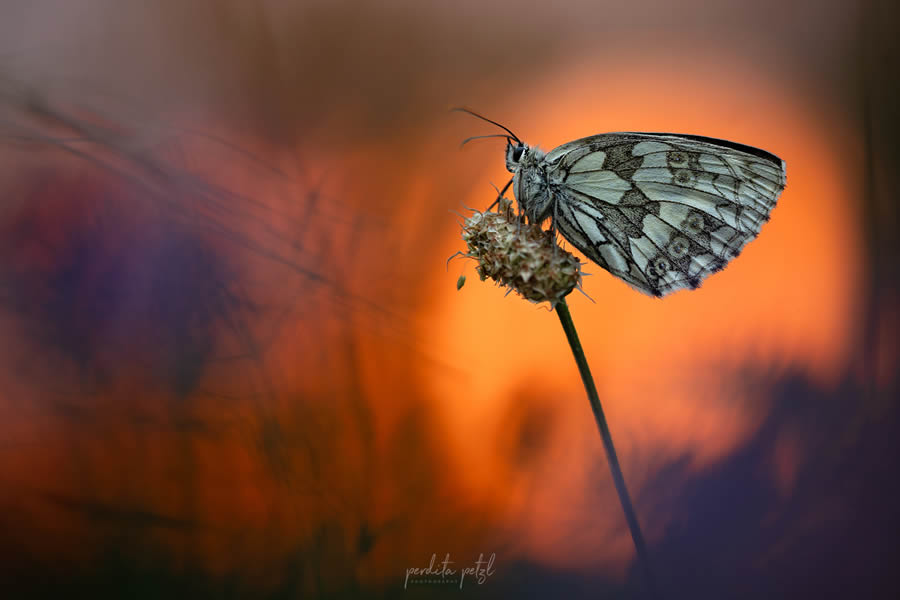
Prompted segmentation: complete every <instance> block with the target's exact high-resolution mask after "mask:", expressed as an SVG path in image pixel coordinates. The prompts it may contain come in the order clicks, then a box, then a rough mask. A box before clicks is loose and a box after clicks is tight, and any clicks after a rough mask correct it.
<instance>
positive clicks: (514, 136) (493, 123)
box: [450, 107, 522, 145]
mask: <svg viewBox="0 0 900 600" xmlns="http://www.w3.org/2000/svg"><path fill="white" fill-rule="evenodd" d="M450 110H452V111H455V112H464V113H466V114H469V115H472V116H473V117H475V118H476V119H481V120H482V121H487V122H488V123H490V124H491V125H496V126H497V127H499V128H500V129H502V130H503V131H505V132H506V133H508V134H509V135H511V136H512V139H514V140H516V143H518V144H519V145H522V140H520V139H519V136H517V135H516V134H514V133H513V132H512V131H510V130H509V128H507V127H504V126H503V125H501V124H500V123H498V122H497V121H492V120H491V119H488V118H487V117H485V116H482V115H479V114H478V113H477V112H475V111H474V110H469V109H468V108H463V107H456V108H451V109H450ZM504 137H505V136H504Z"/></svg>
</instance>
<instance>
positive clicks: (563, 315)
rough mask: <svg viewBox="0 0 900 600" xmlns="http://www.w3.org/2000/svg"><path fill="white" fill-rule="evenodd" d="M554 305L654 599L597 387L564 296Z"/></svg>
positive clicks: (652, 581)
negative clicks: (601, 440) (570, 349)
mask: <svg viewBox="0 0 900 600" xmlns="http://www.w3.org/2000/svg"><path fill="white" fill-rule="evenodd" d="M555 308H556V314H557V315H559V322H560V323H561V324H562V327H563V330H564V331H565V332H566V339H568V340H569V347H570V348H572V354H573V355H574V356H575V363H576V364H577V365H578V371H579V372H580V373H581V381H582V382H583V383H584V389H585V391H586V392H587V396H588V400H589V401H590V403H591V409H592V410H593V411H594V419H595V420H596V421H597V427H598V428H599V429H600V437H601V438H602V439H603V446H604V448H606V459H607V460H608V461H609V470H610V471H611V472H612V478H613V483H614V484H615V486H616V492H618V494H619V502H621V503H622V510H623V511H624V512H625V520H626V521H627V522H628V529H629V530H631V539H632V541H633V542H634V548H635V550H636V551H637V559H638V563H639V564H640V566H641V570H642V571H643V572H644V577H645V579H646V581H647V588H648V590H649V592H650V596H651V597H652V598H657V597H658V592H657V587H656V579H655V578H654V576H653V569H652V568H651V566H650V556H649V554H648V552H647V545H646V543H645V542H644V534H643V533H641V526H640V524H639V523H638V519H637V514H635V512H634V506H633V505H632V504H631V497H630V496H629V495H628V488H626V487H625V477H624V476H623V475H622V467H621V466H620V465H619V458H618V456H616V447H615V446H614V445H613V441H612V434H610V432H609V425H608V424H607V423H606V416H604V414H603V407H602V406H601V405H600V396H599V395H598V394H597V386H596V385H594V378H593V377H592V376H591V369H590V367H589V366H588V362H587V358H585V356H584V349H582V347H581V342H580V341H579V340H578V332H577V331H576V330H575V323H574V322H573V321H572V314H571V313H570V312H569V306H568V305H567V304H566V301H565V299H564V298H563V299H560V300H559V301H558V302H557V303H556V307H555Z"/></svg>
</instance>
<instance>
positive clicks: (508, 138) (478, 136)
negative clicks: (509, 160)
mask: <svg viewBox="0 0 900 600" xmlns="http://www.w3.org/2000/svg"><path fill="white" fill-rule="evenodd" d="M495 137H502V138H506V139H507V141H511V140H512V139H513V138H511V137H509V136H508V135H506V134H505V133H492V134H491V135H473V136H472V137H469V138H466V139H464V140H463V141H462V144H460V146H465V145H466V144H468V143H469V142H471V141H472V140H480V139H482V138H495Z"/></svg>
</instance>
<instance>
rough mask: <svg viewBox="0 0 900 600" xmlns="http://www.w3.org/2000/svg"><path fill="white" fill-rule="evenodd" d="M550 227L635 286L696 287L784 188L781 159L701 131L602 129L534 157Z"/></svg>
mask: <svg viewBox="0 0 900 600" xmlns="http://www.w3.org/2000/svg"><path fill="white" fill-rule="evenodd" d="M544 161H545V162H544V166H545V168H546V169H547V172H548V173H549V174H550V175H551V179H552V180H554V181H558V182H559V184H558V186H557V191H556V192H555V196H556V201H557V208H556V213H557V214H556V226H557V228H558V230H559V232H560V233H561V234H562V235H563V236H564V237H565V238H566V239H568V240H569V241H570V242H571V243H572V244H573V245H574V246H575V247H577V248H578V249H579V250H581V251H582V252H583V253H584V254H585V255H586V256H587V257H588V258H590V259H591V260H593V261H595V262H597V263H598V264H599V265H600V266H602V267H603V268H605V269H607V270H609V271H610V272H611V273H612V274H614V275H616V276H618V277H620V278H621V279H623V280H625V281H626V282H627V283H629V284H631V285H632V286H634V287H636V288H638V289H639V290H641V291H643V292H645V293H648V294H652V295H656V296H663V295H665V294H668V293H670V292H673V291H675V290H678V289H682V288H696V287H697V286H698V285H700V282H701V281H702V280H703V279H705V278H706V277H707V276H709V275H710V274H712V273H714V272H716V271H718V270H721V269H722V268H723V267H724V266H725V265H726V264H727V263H728V261H730V260H731V259H733V258H734V257H735V256H737V255H738V254H739V253H740V251H741V249H742V248H743V247H744V245H746V244H747V243H748V242H749V241H751V240H752V239H754V238H755V237H756V235H757V234H758V233H759V230H760V228H761V227H762V224H763V223H764V222H766V221H767V220H768V218H769V213H770V212H771V210H772V208H774V206H775V202H776V200H777V199H778V195H779V194H780V193H781V190H782V189H784V184H785V176H784V163H783V162H782V161H781V159H779V158H778V157H776V156H774V155H772V154H770V153H768V152H766V151H764V150H759V149H757V148H753V147H751V146H744V145H742V144H736V143H733V142H728V141H725V140H718V139H714V138H705V137H701V136H691V135H676V134H645V133H610V134H602V135H597V136H592V137H588V138H584V139H581V140H576V141H574V142H569V143H567V144H563V145H562V146H559V147H558V148H556V149H554V150H552V151H550V152H549V153H548V154H547V155H546V156H545V157H544Z"/></svg>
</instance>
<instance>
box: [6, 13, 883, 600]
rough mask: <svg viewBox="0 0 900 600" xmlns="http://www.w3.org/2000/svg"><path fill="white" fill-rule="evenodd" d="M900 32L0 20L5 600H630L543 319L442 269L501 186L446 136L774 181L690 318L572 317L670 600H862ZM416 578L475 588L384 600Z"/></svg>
mask: <svg viewBox="0 0 900 600" xmlns="http://www.w3.org/2000/svg"><path fill="white" fill-rule="evenodd" d="M898 23H900V11H898V9H897V8H896V6H895V4H894V3H892V2H889V1H888V0H869V1H857V2H854V1H850V0H817V1H814V0H808V1H806V0H779V1H774V0H753V1H722V2H715V3H713V2H708V1H707V0H680V1H677V2H670V1H667V0H649V1H643V0H642V1H634V2H627V3H623V2H598V1H589V0H576V1H573V2H568V3H562V4H559V3H550V2H536V1H534V0H516V1H512V0H503V1H497V2H485V1H483V0H456V1H454V2H442V3H438V2H421V1H416V0H388V1H362V0H356V1H341V0H337V1H326V0H321V1H315V0H306V1H293V2H291V1H288V0H253V1H247V0H241V1H238V0H206V1H201V0H190V1H187V2H182V1H176V0H159V1H157V2H153V3H122V2H118V1H115V0H75V1H66V0H55V1H49V0H48V1H42V2H32V1H29V0H2V2H0V194H2V195H0V356H2V360H0V588H2V589H4V590H8V592H4V596H5V597H9V598H19V597H22V598H24V597H53V598H62V597H67V598H68V597H73V598H74V597H91V598H107V597H108V598H178V597H190V598H206V597H209V598H354V597H376V598H400V597H412V598H424V597H457V596H460V597H462V596H466V597H469V596H472V597H480V598H509V597H524V598H544V597H567V598H588V597H590V598H598V597H601V598H603V597H609V598H630V597H641V596H642V593H643V590H644V587H643V585H642V581H641V579H640V574H639V572H638V571H637V569H636V568H635V565H634V550H633V546H632V544H631V540H630V537H629V535H628V530H627V527H626V526H625V522H624V518H623V516H622V512H621V509H620V506H619V504H618V500H617V498H616V495H615V492H614V488H613V486H612V482H611V480H610V476H609V471H608V467H607V463H606V459H605V457H604V455H603V449H602V445H601V443H600V440H599V436H598V435H597V432H596V426H595V424H594V422H593V418H592V416H591V413H590V409H589V406H588V403H587V400H586V399H585V397H584V392H583V389H582V388H581V385H580V381H579V379H578V375H577V371H576V369H575V365H574V362H573V360H572V358H571V355H570V354H569V351H568V348H567V346H566V344H565V340H564V336H563V333H562V331H561V330H560V328H559V325H558V322H557V320H556V317H555V315H553V314H552V313H550V312H548V311H547V310H545V309H542V308H540V307H536V306H535V305H532V304H529V303H527V302H524V301H522V300H521V299H518V298H516V297H514V296H509V297H504V294H503V290H500V289H498V288H495V287H493V286H492V285H490V284H489V283H482V282H479V281H478V278H477V276H475V273H474V268H473V265H472V264H471V262H468V261H466V260H462V259H454V260H452V261H450V262H449V265H448V263H447V258H448V257H449V256H451V255H452V254H453V253H455V252H456V251H458V250H461V249H463V244H462V242H461V240H460V239H459V222H460V214H463V215H464V214H466V211H467V209H468V207H477V208H483V207H485V206H487V205H488V204H489V203H490V202H491V201H492V200H493V197H494V192H493V189H492V188H491V183H494V184H496V185H498V186H502V185H503V184H504V183H505V182H506V180H507V177H508V175H507V173H506V171H505V169H504V163H503V143H502V140H500V141H498V140H484V141H478V142H473V143H472V144H470V145H467V146H465V147H464V148H462V149H460V147H459V143H460V141H461V140H462V139H464V138H466V137H468V136H471V135H477V134H483V133H494V132H495V130H494V129H492V128H491V127H490V126H489V125H487V124H485V123H483V122H480V121H477V120H475V119H473V118H471V117H468V116H466V115H464V114H460V113H451V112H449V111H448V109H449V108H450V107H452V106H456V105H467V106H470V107H472V108H475V109H477V110H478V111H480V112H482V113H484V114H486V115H488V116H490V117H491V118H494V119H497V120H499V121H501V122H503V123H504V124H505V125H507V126H508V127H510V128H511V129H512V130H513V131H515V132H516V133H517V135H518V136H519V137H521V138H522V139H525V140H527V141H529V142H530V143H532V144H539V145H541V146H542V147H544V148H545V149H549V148H552V147H554V146H556V145H558V144H561V143H563V142H566V141H569V140H571V139H575V138H578V137H583V136H586V135H589V134H593V133H599V132H606V131H623V130H626V131H627V130H632V131H673V132H683V133H695V134H701V135H709V136H715V137H722V138H728V139H732V140H735V141H739V142H742V143H745V144H751V145H755V146H759V147H762V148H765V149H767V150H769V151H771V152H774V153H776V154H778V155H779V156H781V157H782V158H784V159H785V161H786V162H787V172H788V184H787V189H786V190H785V192H784V194H783V196H782V198H781V200H780V201H779V204H778V206H777V207H776V208H775V210H774V212H773V215H772V220H771V222H770V223H768V224H767V225H766V226H765V227H764V228H763V230H762V233H761V235H760V236H759V238H758V240H756V241H755V242H753V243H752V244H751V245H750V246H748V247H747V248H746V250H745V251H744V253H743V254H742V255H741V256H740V257H739V258H738V259H737V260H735V261H734V262H733V263H732V264H731V265H730V266H729V267H728V268H727V269H726V270H725V271H723V272H722V273H720V274H717V275H715V276H713V277H712V278H711V279H709V280H708V281H707V282H706V283H705V284H704V286H703V287H702V288H701V289H700V290H698V291H695V292H680V293H678V294H676V295H674V296H672V297H669V298H666V299H665V300H662V301H660V300H656V299H652V298H647V297H643V296H641V295H640V294H639V293H637V292H635V291H633V290H631V289H630V288H629V287H628V286H626V285H625V284H623V283H621V282H619V281H617V280H615V279H614V278H613V277H611V276H610V275H608V274H607V273H605V272H603V271H602V270H601V269H599V268H598V267H593V268H591V267H588V271H589V272H591V273H592V274H593V275H592V276H591V277H589V278H587V280H586V282H585V284H584V291H585V292H586V294H587V295H589V296H590V298H592V300H591V299H589V298H587V297H585V296H583V295H580V294H577V293H576V294H574V295H573V296H572V297H571V298H570V306H571V309H572V312H573V314H574V318H575V320H576V324H577V325H578V327H579V329H580V332H581V336H582V339H583V342H584V345H585V349H586V352H587V355H588V358H589V360H590V361H591V363H592V366H593V369H594V371H595V376H596V377H597V380H598V385H599V388H600V393H601V396H602V398H603V402H604V404H605V407H606V411H607V415H608V418H609V420H610V423H611V428H612V433H613V436H614V439H615V441H616V443H617V445H618V449H619V454H620V458H621V460H622V463H623V469H624V472H625V477H626V479H627V481H628V484H629V486H630V489H631V492H632V495H633V497H634V500H635V505H636V508H637V512H638V516H639V518H640V520H641V523H642V525H643V527H644V530H645V535H646V537H647V539H648V544H649V546H650V553H651V556H652V559H653V563H654V568H655V569H656V571H657V579H658V580H659V584H660V588H661V589H662V590H663V596H664V597H668V598H682V597H684V598H687V597H690V598H762V597H765V598H847V597H850V598H893V597H896V594H897V593H898V592H900V575H898V570H897V568H896V567H897V564H898V561H897V558H898V557H897V551H898V543H897V536H898V533H900V532H898V502H900V493H898V483H897V471H898V467H900V463H898V458H897V456H898V453H897V451H898V442H897V436H898V434H900V407H898V404H897V401H898V371H897V367H898V362H900V361H898V358H900V356H898V353H900V345H898V337H900V335H898V334H900V303H898V282H900V278H898V266H897V264H898V258H900V256H898V249H900V241H898V240H900V238H898V237H897V236H898V233H900V226H898V208H897V203H896V198H897V189H898V188H897V186H898V182H900V181H898V180H900V178H898V175H897V170H896V169H897V167H898V165H900V161H898V145H897V142H896V140H897V139H900V118H898V112H897V110H896V106H897V102H898V81H900V79H898V74H900V70H898V58H900V49H898V42H897V35H898V33H900V30H898V26H897V24H898ZM461 274H465V275H468V277H469V279H468V283H467V284H466V286H465V287H463V289H462V290H461V291H459V292H457V291H456V288H455V283H456V280H457V278H458V276H459V275H461ZM447 553H449V555H450V557H451V560H452V561H454V563H455V566H456V567H457V568H460V567H466V566H471V565H473V564H474V562H475V561H476V560H477V558H478V556H479V554H483V555H484V556H485V557H488V556H490V555H491V554H493V555H494V557H495V558H494V563H493V571H492V574H491V575H490V576H489V577H488V578H487V579H486V580H485V581H484V582H483V583H481V584H478V583H477V582H475V581H473V580H471V579H470V580H467V581H466V582H465V584H464V587H463V589H461V590H460V589H457V587H456V586H454V585H447V584H441V583H414V584H408V585H406V586H405V584H407V583H408V582H406V581H405V580H406V572H407V569H409V568H414V567H419V568H422V567H425V566H427V565H428V564H429V562H430V560H431V557H432V555H433V554H434V555H436V556H437V557H438V558H437V560H438V561H440V560H442V559H443V557H444V556H445V555H446V554H447ZM404 587H406V589H404ZM7 593H8V594H9V595H6V594H7Z"/></svg>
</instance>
